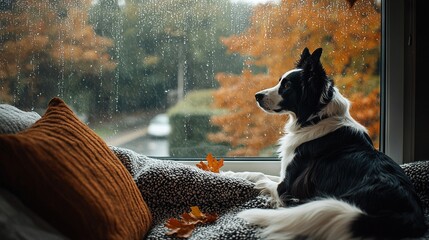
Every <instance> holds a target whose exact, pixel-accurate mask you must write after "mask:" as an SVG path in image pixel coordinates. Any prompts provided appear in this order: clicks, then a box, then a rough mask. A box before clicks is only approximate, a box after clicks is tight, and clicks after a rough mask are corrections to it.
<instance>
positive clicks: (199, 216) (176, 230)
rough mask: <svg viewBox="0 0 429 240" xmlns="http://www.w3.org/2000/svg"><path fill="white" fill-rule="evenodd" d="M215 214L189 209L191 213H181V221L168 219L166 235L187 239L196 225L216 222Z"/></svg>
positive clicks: (196, 207)
mask: <svg viewBox="0 0 429 240" xmlns="http://www.w3.org/2000/svg"><path fill="white" fill-rule="evenodd" d="M217 218H218V216H217V215H216V214H205V213H202V212H201V210H200V208H199V207H198V206H193V207H191V212H189V213H186V212H185V213H183V214H182V215H181V219H180V220H179V219H177V218H169V219H168V220H167V222H166V224H165V227H167V228H169V229H170V231H168V232H167V233H166V234H167V235H169V236H170V235H176V237H179V238H188V237H190V236H191V234H192V231H194V229H195V227H196V225H197V224H206V223H212V222H214V221H216V219H217Z"/></svg>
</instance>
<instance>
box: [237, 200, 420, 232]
mask: <svg viewBox="0 0 429 240" xmlns="http://www.w3.org/2000/svg"><path fill="white" fill-rule="evenodd" d="M238 217H240V218H242V219H244V220H246V221H248V222H250V223H252V224H256V225H259V226H262V227H263V228H262V229H261V237H263V238H264V239H294V238H295V237H299V236H301V237H303V236H306V237H310V239H317V240H319V239H324V240H326V239H336V240H350V239H371V238H386V237H388V238H389V239H400V238H402V237H411V236H409V234H412V235H413V234H415V235H416V237H417V236H421V235H422V234H423V233H424V232H425V231H426V225H425V224H424V221H422V219H415V216H411V215H410V216H408V217H407V216H406V215H404V214H400V215H398V216H396V217H395V215H394V214H393V215H389V216H379V217H374V216H368V215H367V214H365V213H364V212H362V210H360V209H359V208H357V207H355V206H353V205H351V204H349V203H346V202H343V201H340V200H336V199H323V200H318V201H314V202H309V203H306V204H303V205H299V206H297V207H291V208H280V209H250V210H245V211H243V212H240V213H239V214H238ZM413 217H414V218H413ZM407 234H408V235H407Z"/></svg>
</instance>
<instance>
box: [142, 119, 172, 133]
mask: <svg viewBox="0 0 429 240" xmlns="http://www.w3.org/2000/svg"><path fill="white" fill-rule="evenodd" d="M170 132H171V126H170V120H169V118H168V115H167V114H165V113H161V114H158V115H156V116H155V117H154V118H152V120H150V122H149V127H148V128H147V133H148V134H149V136H152V137H167V136H168V135H169V134H170Z"/></svg>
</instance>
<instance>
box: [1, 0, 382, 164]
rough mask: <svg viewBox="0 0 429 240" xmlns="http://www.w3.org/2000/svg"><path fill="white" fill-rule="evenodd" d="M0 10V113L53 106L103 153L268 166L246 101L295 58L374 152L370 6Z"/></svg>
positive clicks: (375, 5)
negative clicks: (239, 160)
mask: <svg viewBox="0 0 429 240" xmlns="http://www.w3.org/2000/svg"><path fill="white" fill-rule="evenodd" d="M351 2H354V1H346V0H335V1H302V0H283V1H267V0H266V1H251V0H247V1H244V0H234V1H232V0H231V1H230V0H119V1H116V0H58V1H51V0H38V1H29V0H6V1H0V102H2V103H9V104H12V105H15V106H17V107H18V108H21V109H23V110H34V111H37V112H39V113H40V114H43V113H44V111H45V109H46V106H47V103H48V102H49V100H50V99H51V98H53V97H55V96H59V97H61V98H62V99H63V100H64V101H65V102H66V103H67V104H68V105H69V106H70V107H72V109H73V110H74V111H75V113H76V114H77V115H78V116H79V117H80V118H81V119H82V121H84V122H85V123H86V124H88V125H89V126H90V127H91V128H92V129H94V130H95V132H96V133H97V134H99V135H100V136H101V137H103V138H104V139H105V140H106V142H107V143H108V144H111V145H115V146H119V147H125V148H130V149H132V150H135V151H137V152H139V153H142V154H146V155H149V156H159V157H167V156H170V157H202V158H203V157H205V156H206V155H207V154H208V153H212V154H213V155H215V156H268V157H270V156H276V143H277V140H278V139H279V138H280V137H281V135H282V134H283V125H284V123H285V121H286V117H285V116H274V115H268V114H266V113H264V112H263V111H261V110H260V109H259V108H258V107H257V105H256V103H255V100H254V94H255V93H256V92H258V91H260V90H261V89H264V88H267V87H270V86H272V85H274V84H275V83H276V82H277V81H278V78H279V76H281V75H282V74H283V73H284V72H285V71H287V70H289V69H291V68H293V67H294V64H295V62H296V60H297V58H298V56H299V54H300V53H301V51H302V49H303V48H304V47H308V48H310V49H316V48H318V47H322V48H323V49H324V53H323V56H322V63H323V64H324V67H325V70H326V72H327V73H328V74H329V75H330V77H331V78H333V79H334V81H335V82H336V85H337V87H338V88H339V89H340V91H341V92H342V93H343V94H344V95H345V96H347V97H348V98H349V99H350V100H351V101H352V104H353V105H352V109H351V111H352V115H353V116H354V117H355V119H356V120H358V121H359V122H361V123H362V124H363V125H365V126H366V127H367V128H368V130H369V133H370V135H371V138H372V139H373V141H374V142H375V144H376V145H378V138H379V124H380V122H379V119H380V116H379V115H380V110H379V109H380V100H379V95H380V87H379V85H380V69H379V67H380V45H381V11H380V9H381V7H380V4H379V2H378V1H374V0H360V1H355V3H354V5H353V7H351V6H350V3H351Z"/></svg>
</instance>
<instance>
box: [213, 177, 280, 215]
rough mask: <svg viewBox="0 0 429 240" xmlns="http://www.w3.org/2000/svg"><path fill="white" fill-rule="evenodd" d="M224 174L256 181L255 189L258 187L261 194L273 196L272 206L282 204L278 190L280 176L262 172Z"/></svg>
mask: <svg viewBox="0 0 429 240" xmlns="http://www.w3.org/2000/svg"><path fill="white" fill-rule="evenodd" d="M221 174H222V175H224V176H229V177H238V178H243V179H246V180H249V181H251V182H253V183H255V187H254V188H255V189H258V190H259V191H260V192H261V194H263V195H267V196H269V197H271V199H270V204H271V206H272V207H280V206H282V205H283V204H282V201H281V200H280V197H279V194H278V192H277V186H278V184H279V182H280V177H278V176H273V175H266V174H263V173H261V172H232V171H227V172H221Z"/></svg>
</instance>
